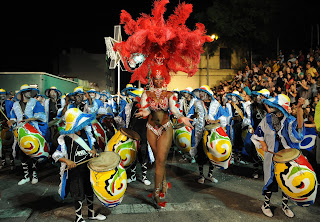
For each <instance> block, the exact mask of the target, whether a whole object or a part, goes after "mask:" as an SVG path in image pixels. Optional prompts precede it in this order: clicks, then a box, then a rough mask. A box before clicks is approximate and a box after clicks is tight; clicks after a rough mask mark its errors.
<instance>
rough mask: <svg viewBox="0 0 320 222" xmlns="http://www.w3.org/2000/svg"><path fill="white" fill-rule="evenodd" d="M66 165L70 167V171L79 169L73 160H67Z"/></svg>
mask: <svg viewBox="0 0 320 222" xmlns="http://www.w3.org/2000/svg"><path fill="white" fill-rule="evenodd" d="M65 163H66V164H67V166H68V170H71V169H73V168H75V167H77V164H76V163H75V162H73V161H72V160H65Z"/></svg>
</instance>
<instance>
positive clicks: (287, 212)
mask: <svg viewBox="0 0 320 222" xmlns="http://www.w3.org/2000/svg"><path fill="white" fill-rule="evenodd" d="M282 211H283V212H284V214H285V215H286V216H287V217H290V218H292V217H294V213H293V211H292V210H290V208H288V207H287V208H286V209H283V208H282Z"/></svg>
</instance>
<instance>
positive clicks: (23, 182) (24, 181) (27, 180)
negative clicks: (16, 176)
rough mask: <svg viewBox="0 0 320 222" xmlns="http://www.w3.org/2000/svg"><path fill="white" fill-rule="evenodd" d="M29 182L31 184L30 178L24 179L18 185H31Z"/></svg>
mask: <svg viewBox="0 0 320 222" xmlns="http://www.w3.org/2000/svg"><path fill="white" fill-rule="evenodd" d="M29 182H30V177H28V178H23V179H22V180H20V181H19V183H18V185H23V184H25V183H29Z"/></svg>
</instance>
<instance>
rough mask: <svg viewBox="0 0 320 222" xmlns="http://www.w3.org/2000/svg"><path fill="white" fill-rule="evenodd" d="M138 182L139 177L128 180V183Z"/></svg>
mask: <svg viewBox="0 0 320 222" xmlns="http://www.w3.org/2000/svg"><path fill="white" fill-rule="evenodd" d="M136 180H137V177H134V178H133V179H131V178H129V179H127V183H132V182H134V181H136Z"/></svg>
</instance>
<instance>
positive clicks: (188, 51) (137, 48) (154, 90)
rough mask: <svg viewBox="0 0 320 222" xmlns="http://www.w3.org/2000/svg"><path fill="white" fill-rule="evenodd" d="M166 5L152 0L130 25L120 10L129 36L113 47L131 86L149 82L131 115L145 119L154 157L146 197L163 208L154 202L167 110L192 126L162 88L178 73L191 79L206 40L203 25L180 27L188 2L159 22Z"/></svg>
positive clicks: (159, 187)
mask: <svg viewBox="0 0 320 222" xmlns="http://www.w3.org/2000/svg"><path fill="white" fill-rule="evenodd" d="M167 3H169V1H168V0H158V1H155V2H154V8H153V9H152V12H151V15H147V14H141V17H139V18H138V19H137V20H136V21H135V20H133V19H132V18H131V15H130V14H129V13H128V12H126V11H125V10H122V12H121V17H120V23H121V24H124V29H125V32H126V33H127V34H128V35H129V38H128V39H127V41H123V42H120V43H117V44H115V46H114V49H115V50H117V51H118V52H119V53H120V55H121V58H122V60H123V62H124V65H125V68H126V69H127V70H128V71H131V72H133V74H132V78H131V83H133V82H134V81H137V80H138V81H140V82H141V83H142V84H147V83H148V82H149V86H150V88H149V90H146V91H144V93H143V94H142V96H141V102H140V105H141V109H140V112H139V113H137V114H136V116H137V117H143V118H148V123H147V128H148V129H147V138H148V142H149V144H150V146H151V148H152V151H153V153H154V154H155V157H156V170H155V189H154V192H153V193H152V194H151V195H150V197H153V200H154V202H155V204H156V207H165V203H166V202H161V201H160V198H161V197H164V195H165V193H166V192H167V189H168V188H170V187H171V184H170V183H167V181H166V171H165V162H166V159H167V155H168V151H169V149H170V147H171V142H172V135H173V129H172V122H171V121H170V118H169V112H168V111H169V108H170V110H171V112H172V114H173V115H174V116H175V117H176V118H177V119H178V121H180V122H183V123H184V124H185V125H186V126H189V127H192V125H191V123H190V121H191V119H190V118H188V117H184V116H182V115H181V113H180V111H179V109H178V105H177V100H178V98H177V95H175V94H174V93H172V92H170V91H167V89H166V86H167V84H168V83H169V82H170V79H171V78H170V73H176V72H178V71H182V72H186V73H188V76H193V75H194V74H195V73H196V72H197V66H198V63H199V61H200V54H201V53H202V52H203V49H202V46H203V44H204V43H205V42H208V41H211V38H210V37H209V36H206V35H205V27H204V25H203V24H199V23H198V24H197V25H196V29H195V30H193V31H192V30H190V29H189V28H188V27H187V26H186V25H185V21H186V20H187V18H188V17H189V15H190V13H191V12H192V5H191V4H186V3H181V4H179V5H178V6H177V7H176V9H175V12H174V13H173V14H172V15H170V16H169V17H168V19H167V20H165V19H164V18H163V14H164V13H165V11H166V7H165V6H166V4H167ZM148 77H150V78H148Z"/></svg>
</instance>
